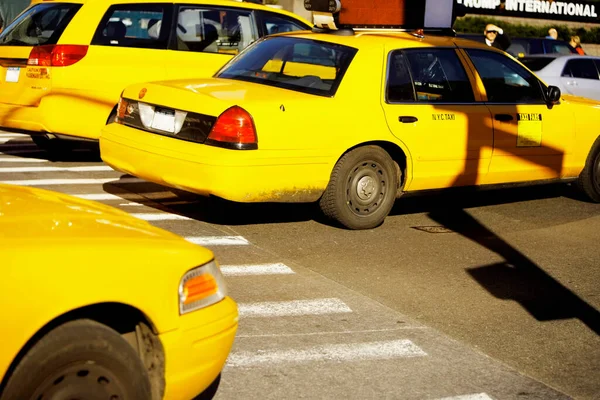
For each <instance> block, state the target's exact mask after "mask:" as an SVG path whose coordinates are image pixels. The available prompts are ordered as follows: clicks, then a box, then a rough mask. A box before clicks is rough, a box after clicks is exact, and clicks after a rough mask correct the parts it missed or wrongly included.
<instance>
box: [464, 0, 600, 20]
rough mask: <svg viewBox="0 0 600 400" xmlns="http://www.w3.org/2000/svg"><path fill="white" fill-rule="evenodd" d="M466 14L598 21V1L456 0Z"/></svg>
mask: <svg viewBox="0 0 600 400" xmlns="http://www.w3.org/2000/svg"><path fill="white" fill-rule="evenodd" d="M457 2H458V3H459V4H462V5H463V6H464V7H465V8H466V12H467V13H468V14H484V15H506V16H513V17H522V18H543V19H552V20H560V21H577V22H589V23H600V19H598V9H597V7H599V6H600V3H592V2H587V1H556V0H457Z"/></svg>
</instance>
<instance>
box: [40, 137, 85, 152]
mask: <svg viewBox="0 0 600 400" xmlns="http://www.w3.org/2000/svg"><path fill="white" fill-rule="evenodd" d="M31 139H32V140H33V143H35V144H36V145H37V146H38V147H39V148H40V149H42V150H45V151H47V152H48V153H50V154H52V155H65V154H69V153H71V151H73V149H75V147H76V144H75V143H74V142H73V141H71V140H61V139H56V138H50V137H49V136H48V135H32V136H31Z"/></svg>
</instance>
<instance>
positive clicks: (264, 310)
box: [238, 299, 352, 317]
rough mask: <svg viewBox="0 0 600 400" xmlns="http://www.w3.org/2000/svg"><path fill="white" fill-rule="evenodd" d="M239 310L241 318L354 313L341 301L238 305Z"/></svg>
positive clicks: (316, 300) (317, 300) (315, 300)
mask: <svg viewBox="0 0 600 400" xmlns="http://www.w3.org/2000/svg"><path fill="white" fill-rule="evenodd" d="M238 310H239V313H240V316H241V317H287V316H297V315H322V314H341V313H349V312H352V310H351V309H350V307H348V306H347V305H346V303H344V302H343V301H341V300H340V299H314V300H292V301H271V302H260V303H238Z"/></svg>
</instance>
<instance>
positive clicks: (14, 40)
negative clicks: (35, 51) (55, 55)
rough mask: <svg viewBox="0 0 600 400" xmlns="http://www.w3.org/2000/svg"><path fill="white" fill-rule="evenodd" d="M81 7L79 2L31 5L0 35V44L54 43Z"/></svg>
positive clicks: (28, 44) (29, 44)
mask: <svg viewBox="0 0 600 400" xmlns="http://www.w3.org/2000/svg"><path fill="white" fill-rule="evenodd" d="M79 8H81V5H80V4H70V3H59V4H52V3H43V4H37V5H35V6H33V7H31V8H30V9H29V10H27V11H25V12H24V13H23V14H21V15H20V16H19V17H18V18H17V19H16V20H15V21H13V22H12V23H11V24H10V25H9V26H8V27H7V28H6V29H5V30H4V31H3V32H2V34H1V35H0V45H9V46H37V45H44V44H56V43H57V42H58V39H59V38H60V35H62V33H63V31H64V30H65V28H66V27H67V25H68V24H69V22H70V21H71V19H72V18H73V16H74V15H75V14H76V13H77V11H78V10H79Z"/></svg>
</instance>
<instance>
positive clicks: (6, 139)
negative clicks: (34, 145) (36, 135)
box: [0, 136, 31, 144]
mask: <svg viewBox="0 0 600 400" xmlns="http://www.w3.org/2000/svg"><path fill="white" fill-rule="evenodd" d="M13 140H14V141H15V143H27V142H29V143H31V138H29V137H25V136H24V137H17V136H14V137H3V138H0V144H5V143H8V142H10V141H13Z"/></svg>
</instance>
